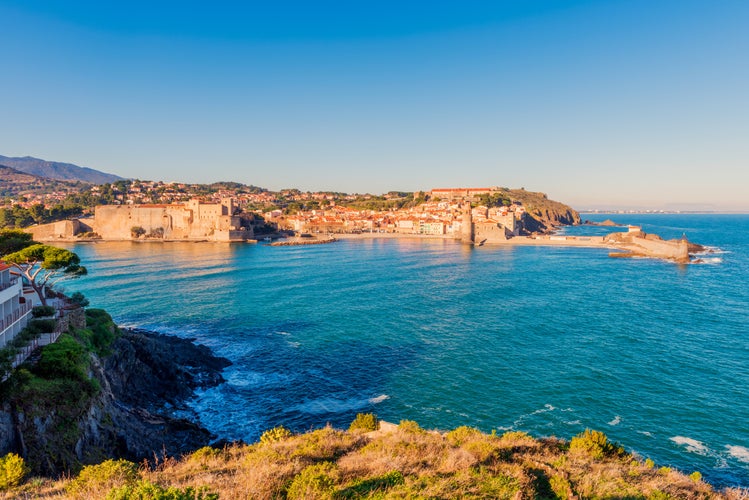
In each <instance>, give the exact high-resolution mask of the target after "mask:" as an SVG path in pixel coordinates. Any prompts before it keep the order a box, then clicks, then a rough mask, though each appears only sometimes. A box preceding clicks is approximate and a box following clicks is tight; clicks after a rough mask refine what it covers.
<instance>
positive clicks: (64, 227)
mask: <svg viewBox="0 0 749 500" xmlns="http://www.w3.org/2000/svg"><path fill="white" fill-rule="evenodd" d="M91 230H92V228H91V226H89V225H88V224H86V223H84V222H81V221H80V220H78V219H72V220H61V221H57V222H51V223H49V224H40V225H38V226H32V227H29V228H26V229H24V231H26V232H27V233H31V235H32V237H33V238H34V240H35V241H54V240H58V239H69V238H74V237H75V236H76V235H78V234H80V233H85V232H88V231H91Z"/></svg>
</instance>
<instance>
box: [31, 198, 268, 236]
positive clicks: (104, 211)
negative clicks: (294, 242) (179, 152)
mask: <svg viewBox="0 0 749 500" xmlns="http://www.w3.org/2000/svg"><path fill="white" fill-rule="evenodd" d="M234 208H235V207H234V202H233V200H232V199H231V198H224V199H222V200H221V202H220V203H202V202H200V201H199V200H195V199H193V200H190V201H188V202H186V203H184V204H171V205H99V206H97V207H96V208H95V210H94V218H93V220H91V219H80V220H70V221H61V222H55V223H52V224H44V225H40V226H35V227H31V228H29V229H28V230H27V231H29V232H30V233H32V234H33V235H34V239H35V240H37V241H50V240H58V239H66V238H75V237H77V236H78V235H81V234H84V233H95V236H94V237H97V238H101V239H103V240H152V239H157V240H170V241H175V240H176V241H246V240H249V239H252V238H253V236H254V234H253V230H252V226H251V224H249V223H245V222H244V219H242V217H240V216H238V215H234V212H235V210H234Z"/></svg>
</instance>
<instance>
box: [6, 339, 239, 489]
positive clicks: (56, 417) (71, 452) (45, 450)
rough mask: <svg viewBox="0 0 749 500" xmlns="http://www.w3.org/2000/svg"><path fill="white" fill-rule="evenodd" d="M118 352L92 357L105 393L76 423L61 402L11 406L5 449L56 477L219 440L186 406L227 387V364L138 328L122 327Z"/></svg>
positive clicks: (92, 372)
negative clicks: (205, 391) (199, 392)
mask: <svg viewBox="0 0 749 500" xmlns="http://www.w3.org/2000/svg"><path fill="white" fill-rule="evenodd" d="M111 350H112V353H111V354H110V355H109V356H106V357H104V358H99V357H98V356H96V355H95V354H90V356H91V363H90V373H89V376H90V377H91V378H92V379H94V380H95V381H96V383H97V385H98V387H99V390H98V391H97V393H96V395H95V396H94V397H92V398H90V400H85V399H84V401H85V404H84V405H82V407H81V408H80V409H79V410H78V411H77V412H76V416H75V418H71V415H70V412H69V411H68V413H65V414H63V413H64V412H63V411H61V410H57V409H56V404H55V402H54V401H50V402H47V405H46V408H38V407H37V408H26V407H24V406H23V404H18V403H17V402H15V403H14V402H10V401H6V402H4V404H3V408H2V411H0V426H2V429H0V436H4V442H2V443H0V446H2V448H4V449H3V450H0V452H2V453H6V452H8V451H15V452H17V453H20V454H21V455H22V456H24V457H25V458H26V460H27V462H28V463H29V464H30V465H31V467H32V469H33V472H34V473H36V474H41V475H46V476H56V475H59V474H62V473H65V472H68V471H71V470H75V469H76V468H77V467H79V466H80V465H81V464H84V465H85V464H92V463H99V462H101V461H103V460H106V459H108V458H125V459H128V460H132V461H136V462H138V461H142V460H144V459H147V460H153V459H155V458H157V457H158V458H163V457H164V456H179V455H182V454H184V453H188V452H190V451H194V450H195V449H197V448H200V447H202V446H206V445H208V444H209V443H210V442H211V441H213V440H214V439H215V436H213V435H212V434H211V433H210V432H209V431H207V430H206V429H204V428H203V427H201V426H200V425H199V424H198V423H196V422H197V416H196V415H194V413H192V412H191V410H190V409H189V407H188V406H187V402H188V401H189V399H191V398H192V397H194V390H195V389H197V388H207V387H212V386H215V385H218V384H220V383H222V382H223V378H222V377H221V371H222V370H223V368H225V367H226V366H228V365H229V364H231V363H230V362H229V361H228V360H227V359H225V358H220V357H216V356H214V355H213V354H212V353H211V351H210V349H208V348H207V347H205V346H201V345H196V344H194V343H193V342H192V341H190V340H186V339H182V338H178V337H172V336H166V335H159V334H155V333H150V332H145V331H136V330H123V331H122V335H121V336H120V337H119V338H118V339H117V340H116V341H115V342H114V344H113V345H112V349H111ZM191 414H192V415H193V418H190V419H185V418H182V417H181V416H183V415H188V416H189V415H191Z"/></svg>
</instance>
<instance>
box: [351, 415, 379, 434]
mask: <svg viewBox="0 0 749 500" xmlns="http://www.w3.org/2000/svg"><path fill="white" fill-rule="evenodd" d="M379 428H380V421H379V420H378V419H377V415H375V414H374V413H357V414H356V418H355V419H354V421H353V422H351V425H349V428H348V430H349V431H356V430H361V431H365V432H370V431H376V430H377V429H379Z"/></svg>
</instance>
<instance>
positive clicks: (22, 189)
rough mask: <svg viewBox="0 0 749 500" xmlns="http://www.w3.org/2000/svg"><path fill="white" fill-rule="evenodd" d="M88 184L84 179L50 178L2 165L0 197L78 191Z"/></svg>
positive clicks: (0, 171)
mask: <svg viewBox="0 0 749 500" xmlns="http://www.w3.org/2000/svg"><path fill="white" fill-rule="evenodd" d="M88 186H89V184H88V183H84V182H82V181H61V180H58V179H50V178H48V177H41V176H39V175H34V174H27V173H26V172H21V171H20V170H16V169H15V168H11V167H6V166H4V165H0V197H6V196H10V197H15V196H17V195H23V196H30V195H41V196H43V195H48V194H52V193H58V194H59V193H77V192H80V191H81V190H83V189H85V188H86V187H88Z"/></svg>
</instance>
